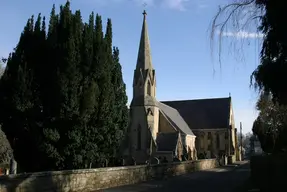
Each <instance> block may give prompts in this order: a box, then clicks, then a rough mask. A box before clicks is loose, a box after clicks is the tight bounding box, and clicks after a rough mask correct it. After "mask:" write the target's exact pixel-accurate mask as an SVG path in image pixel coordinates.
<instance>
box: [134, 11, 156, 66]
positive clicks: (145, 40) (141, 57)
mask: <svg viewBox="0 0 287 192" xmlns="http://www.w3.org/2000/svg"><path fill="white" fill-rule="evenodd" d="M143 15H144V17H143V25H142V31H141V39H140V45H139V51H138V59H137V66H136V69H143V70H145V69H153V66H152V60H151V51H150V42H149V36H148V29H147V22H146V15H147V14H146V11H144V12H143Z"/></svg>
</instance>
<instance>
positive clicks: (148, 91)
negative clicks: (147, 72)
mask: <svg viewBox="0 0 287 192" xmlns="http://www.w3.org/2000/svg"><path fill="white" fill-rule="evenodd" d="M147 94H148V95H151V84H150V82H149V81H148V83H147Z"/></svg>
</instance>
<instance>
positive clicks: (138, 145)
mask: <svg viewBox="0 0 287 192" xmlns="http://www.w3.org/2000/svg"><path fill="white" fill-rule="evenodd" d="M141 137H142V136H141V126H140V125H139V126H138V129H137V150H141V144H142V138H141Z"/></svg>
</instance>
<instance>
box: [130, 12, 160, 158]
mask: <svg viewBox="0 0 287 192" xmlns="http://www.w3.org/2000/svg"><path fill="white" fill-rule="evenodd" d="M146 15H147V14H146V12H145V11H144V12H143V25H142V31H141V38H140V45H139V51H138V58H137V64H136V69H135V71H134V79H133V99H132V102H131V106H130V118H131V120H130V129H129V153H130V155H131V156H132V157H133V158H134V159H135V160H136V163H144V162H145V161H146V160H147V159H148V158H149V157H150V156H151V155H152V153H153V152H154V151H155V148H156V144H155V141H156V135H157V133H158V125H159V122H158V121H159V109H158V102H157V100H156V98H155V94H156V78H155V70H154V68H153V65H152V59H151V50H150V42H149V37H148V29H147V22H146Z"/></svg>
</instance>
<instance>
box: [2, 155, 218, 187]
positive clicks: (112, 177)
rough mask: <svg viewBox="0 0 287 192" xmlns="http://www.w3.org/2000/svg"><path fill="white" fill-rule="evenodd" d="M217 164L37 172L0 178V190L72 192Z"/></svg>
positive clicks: (157, 177)
mask: <svg viewBox="0 0 287 192" xmlns="http://www.w3.org/2000/svg"><path fill="white" fill-rule="evenodd" d="M217 166H218V162H217V160H216V159H207V160H200V161H185V162H177V163H167V164H159V165H150V166H149V165H140V166H127V167H112V168H98V169H86V170H70V171H69V170H67V171H56V172H39V173H27V174H18V175H8V176H1V177H0V192H10V191H13V192H19V191H21V192H39V191H41V192H53V191H61V192H68V191H69V192H73V191H82V192H88V191H94V190H98V189H104V188H110V187H116V186H121V185H129V184H134V183H139V182H143V181H147V180H153V179H162V178H164V177H167V176H176V175H182V174H186V173H189V172H193V171H198V170H204V169H211V168H215V167H217Z"/></svg>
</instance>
